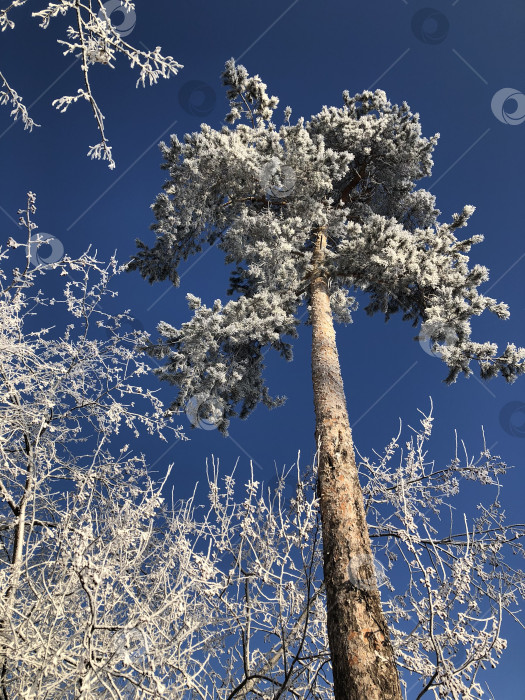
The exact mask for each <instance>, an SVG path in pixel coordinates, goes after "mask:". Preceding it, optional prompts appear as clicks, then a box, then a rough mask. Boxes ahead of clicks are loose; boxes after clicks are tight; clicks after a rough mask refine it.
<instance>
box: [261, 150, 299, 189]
mask: <svg viewBox="0 0 525 700" xmlns="http://www.w3.org/2000/svg"><path fill="white" fill-rule="evenodd" d="M259 181H260V183H261V185H262V188H263V189H264V191H265V193H266V195H267V196H268V197H277V198H282V197H288V196H289V195H290V194H291V193H292V192H293V190H294V187H295V172H294V171H293V168H291V167H290V166H289V165H283V163H281V161H280V160H279V158H277V157H274V158H272V159H271V160H269V161H268V162H267V163H265V164H264V166H263V167H262V169H261V171H260V173H259Z"/></svg>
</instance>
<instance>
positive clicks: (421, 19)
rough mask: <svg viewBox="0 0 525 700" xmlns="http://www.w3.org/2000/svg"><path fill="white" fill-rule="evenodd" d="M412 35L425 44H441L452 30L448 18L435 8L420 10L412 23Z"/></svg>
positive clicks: (413, 17)
mask: <svg viewBox="0 0 525 700" xmlns="http://www.w3.org/2000/svg"><path fill="white" fill-rule="evenodd" d="M411 27H412V33H413V34H414V36H415V37H416V39H419V41H422V42H423V43H424V44H441V42H442V41H444V40H445V39H446V38H447V35H448V30H449V28H450V24H449V21H448V19H447V17H446V16H445V15H444V14H443V13H442V12H440V11H439V10H436V9H435V8H434V7H423V8H421V10H418V11H417V12H416V13H415V14H414V15H413V16H412V21H411Z"/></svg>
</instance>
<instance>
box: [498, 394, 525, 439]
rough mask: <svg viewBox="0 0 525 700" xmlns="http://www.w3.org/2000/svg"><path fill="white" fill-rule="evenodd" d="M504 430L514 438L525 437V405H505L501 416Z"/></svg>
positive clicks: (515, 403)
mask: <svg viewBox="0 0 525 700" xmlns="http://www.w3.org/2000/svg"><path fill="white" fill-rule="evenodd" d="M499 422H500V425H501V427H502V428H503V430H504V431H505V432H506V433H508V434H509V435H512V437H520V438H523V437H525V403H524V402H523V401H511V402H510V403H507V404H505V406H503V408H502V409H501V411H500V414H499Z"/></svg>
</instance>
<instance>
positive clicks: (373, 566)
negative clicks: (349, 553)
mask: <svg viewBox="0 0 525 700" xmlns="http://www.w3.org/2000/svg"><path fill="white" fill-rule="evenodd" d="M348 578H349V579H350V582H351V584H352V585H353V586H354V588H358V589H359V590H360V591H372V590H374V589H375V588H376V586H377V588H381V586H384V585H385V584H386V583H387V582H388V576H387V574H386V567H384V566H383V564H382V563H381V562H380V561H379V560H378V559H376V558H375V557H373V558H372V559H370V557H369V556H368V555H365V554H363V555H361V556H358V557H353V558H352V559H351V560H350V563H349V564H348Z"/></svg>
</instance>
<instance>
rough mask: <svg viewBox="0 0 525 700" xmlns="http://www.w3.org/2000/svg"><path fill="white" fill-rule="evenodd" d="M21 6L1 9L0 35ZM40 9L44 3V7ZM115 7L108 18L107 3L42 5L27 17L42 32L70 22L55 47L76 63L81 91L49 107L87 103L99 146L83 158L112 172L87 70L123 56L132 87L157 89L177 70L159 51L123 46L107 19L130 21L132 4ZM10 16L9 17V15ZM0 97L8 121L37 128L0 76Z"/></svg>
mask: <svg viewBox="0 0 525 700" xmlns="http://www.w3.org/2000/svg"><path fill="white" fill-rule="evenodd" d="M25 3H26V0H15V1H14V2H12V3H11V4H10V5H9V6H8V7H7V8H6V9H4V10H0V29H1V30H2V31H4V30H6V29H14V27H15V22H14V20H13V19H12V12H11V11H12V10H13V9H14V8H16V7H20V6H22V5H24V4H25ZM44 4H45V3H44ZM120 5H121V7H117V8H114V7H113V8H111V10H110V11H109V14H108V7H107V6H108V3H107V2H103V0H87V1H86V2H82V0H59V2H50V3H47V4H46V6H45V7H44V9H42V10H39V11H36V12H33V13H32V16H33V17H38V18H39V19H40V26H41V27H42V28H43V29H47V27H48V26H49V24H50V23H51V21H52V20H53V19H55V18H57V17H58V16H66V15H67V16H71V17H72V21H73V26H71V25H70V26H69V27H68V28H67V32H66V35H67V38H66V39H58V40H57V41H58V43H59V44H62V45H63V46H64V52H63V53H64V56H68V55H69V54H71V55H72V56H74V57H75V58H77V59H80V69H81V71H82V76H83V86H82V87H81V88H79V89H78V91H77V93H76V94H74V95H64V96H63V97H60V98H58V99H55V100H54V101H53V105H54V106H55V107H56V108H57V109H59V110H60V111H61V112H65V111H66V110H67V109H68V108H69V107H70V106H71V105H72V104H74V103H76V102H78V101H79V100H80V101H82V100H86V101H87V102H89V104H90V106H91V109H92V111H93V115H94V117H95V121H96V124H97V128H98V131H99V133H100V141H99V143H97V144H95V145H94V146H90V148H89V151H88V156H90V157H91V158H95V159H102V160H107V161H108V165H109V167H110V168H114V167H115V161H114V160H113V156H112V152H111V146H110V145H109V141H108V139H107V136H106V132H105V129H104V115H103V114H102V111H101V109H100V107H99V105H98V103H97V101H96V99H95V97H94V95H93V91H92V87H91V83H90V80H89V69H90V67H91V66H92V65H94V64H95V63H100V64H102V65H107V66H109V67H111V68H114V67H115V65H114V62H115V60H116V58H117V56H118V55H119V54H121V55H122V56H124V57H125V58H126V59H127V60H128V62H129V65H130V68H132V69H133V68H136V69H138V71H139V76H138V78H137V86H138V85H142V86H143V87H145V85H146V83H147V84H148V85H153V84H154V83H157V82H158V80H159V78H169V77H170V76H172V75H176V74H177V72H178V71H179V69H180V68H182V65H181V64H180V63H177V61H175V60H174V58H173V57H172V56H164V55H163V54H162V53H161V51H162V49H161V47H160V46H157V47H155V49H154V50H143V49H138V48H137V47H135V46H133V45H132V44H129V43H128V42H127V41H125V40H124V36H126V35H127V34H128V33H129V32H128V31H121V30H120V29H119V27H118V26H115V25H114V24H113V23H112V21H111V17H110V15H111V14H112V12H117V13H119V12H120V13H122V14H123V15H124V17H126V16H127V15H129V16H130V17H134V16H135V4H134V3H133V2H131V0H121V3H120ZM10 13H11V14H10ZM0 81H1V85H0V87H1V88H2V91H1V92H0V104H6V103H7V102H11V104H12V105H13V110H12V111H11V116H12V117H13V118H14V119H15V120H16V119H17V118H18V117H19V116H20V117H21V118H22V120H23V122H24V128H28V129H30V130H31V129H32V128H33V126H38V124H35V122H34V121H33V120H32V119H31V118H30V117H29V115H28V113H27V108H26V107H25V105H24V104H23V102H22V98H21V97H20V95H18V94H17V93H16V92H15V90H13V89H12V88H11V87H10V86H9V84H8V82H7V80H6V78H5V77H4V75H3V74H2V73H1V72H0Z"/></svg>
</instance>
